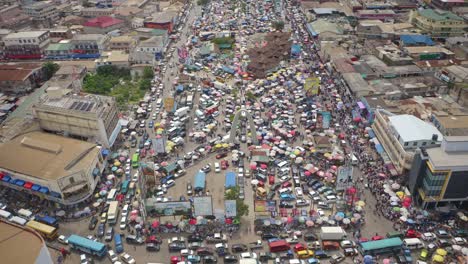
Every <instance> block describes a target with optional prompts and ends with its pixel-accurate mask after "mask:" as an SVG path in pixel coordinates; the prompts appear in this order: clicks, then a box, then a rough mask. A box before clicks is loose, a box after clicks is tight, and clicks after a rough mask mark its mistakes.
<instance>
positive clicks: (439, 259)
mask: <svg viewBox="0 0 468 264" xmlns="http://www.w3.org/2000/svg"><path fill="white" fill-rule="evenodd" d="M432 261H433V262H438V263H443V262H444V257H442V256H441V255H434V256H433V257H432Z"/></svg>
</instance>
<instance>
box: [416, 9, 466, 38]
mask: <svg viewBox="0 0 468 264" xmlns="http://www.w3.org/2000/svg"><path fill="white" fill-rule="evenodd" d="M410 21H411V23H413V24H414V25H415V26H416V27H417V28H419V29H421V31H422V33H425V34H430V35H431V36H432V37H434V38H448V37H454V36H463V34H465V30H466V28H467V25H468V24H467V22H466V21H465V20H464V19H463V18H461V17H459V16H457V15H455V14H454V13H452V12H449V11H442V10H434V9H419V10H415V11H411V13H410Z"/></svg>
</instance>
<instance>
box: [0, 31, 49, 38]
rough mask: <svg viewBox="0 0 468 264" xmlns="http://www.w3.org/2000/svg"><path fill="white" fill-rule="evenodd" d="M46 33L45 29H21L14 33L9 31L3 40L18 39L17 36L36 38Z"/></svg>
mask: <svg viewBox="0 0 468 264" xmlns="http://www.w3.org/2000/svg"><path fill="white" fill-rule="evenodd" d="M45 33H47V31H42V30H40V31H21V32H16V33H10V34H8V35H6V36H5V37H4V39H5V40H8V39H18V38H38V37H40V36H42V35H43V34H45Z"/></svg>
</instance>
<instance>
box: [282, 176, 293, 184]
mask: <svg viewBox="0 0 468 264" xmlns="http://www.w3.org/2000/svg"><path fill="white" fill-rule="evenodd" d="M290 179H291V177H289V176H283V177H281V178H280V181H281V183H283V182H287V181H289V180H290Z"/></svg>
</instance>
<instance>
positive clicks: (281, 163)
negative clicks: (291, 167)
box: [277, 161, 289, 169]
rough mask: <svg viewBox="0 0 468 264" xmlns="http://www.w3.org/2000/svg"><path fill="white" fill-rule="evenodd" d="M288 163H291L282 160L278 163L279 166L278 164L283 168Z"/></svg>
mask: <svg viewBox="0 0 468 264" xmlns="http://www.w3.org/2000/svg"><path fill="white" fill-rule="evenodd" d="M288 164H289V162H287V161H282V162H280V163H278V165H277V166H278V168H280V169H281V168H283V167H284V166H286V165H288Z"/></svg>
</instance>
